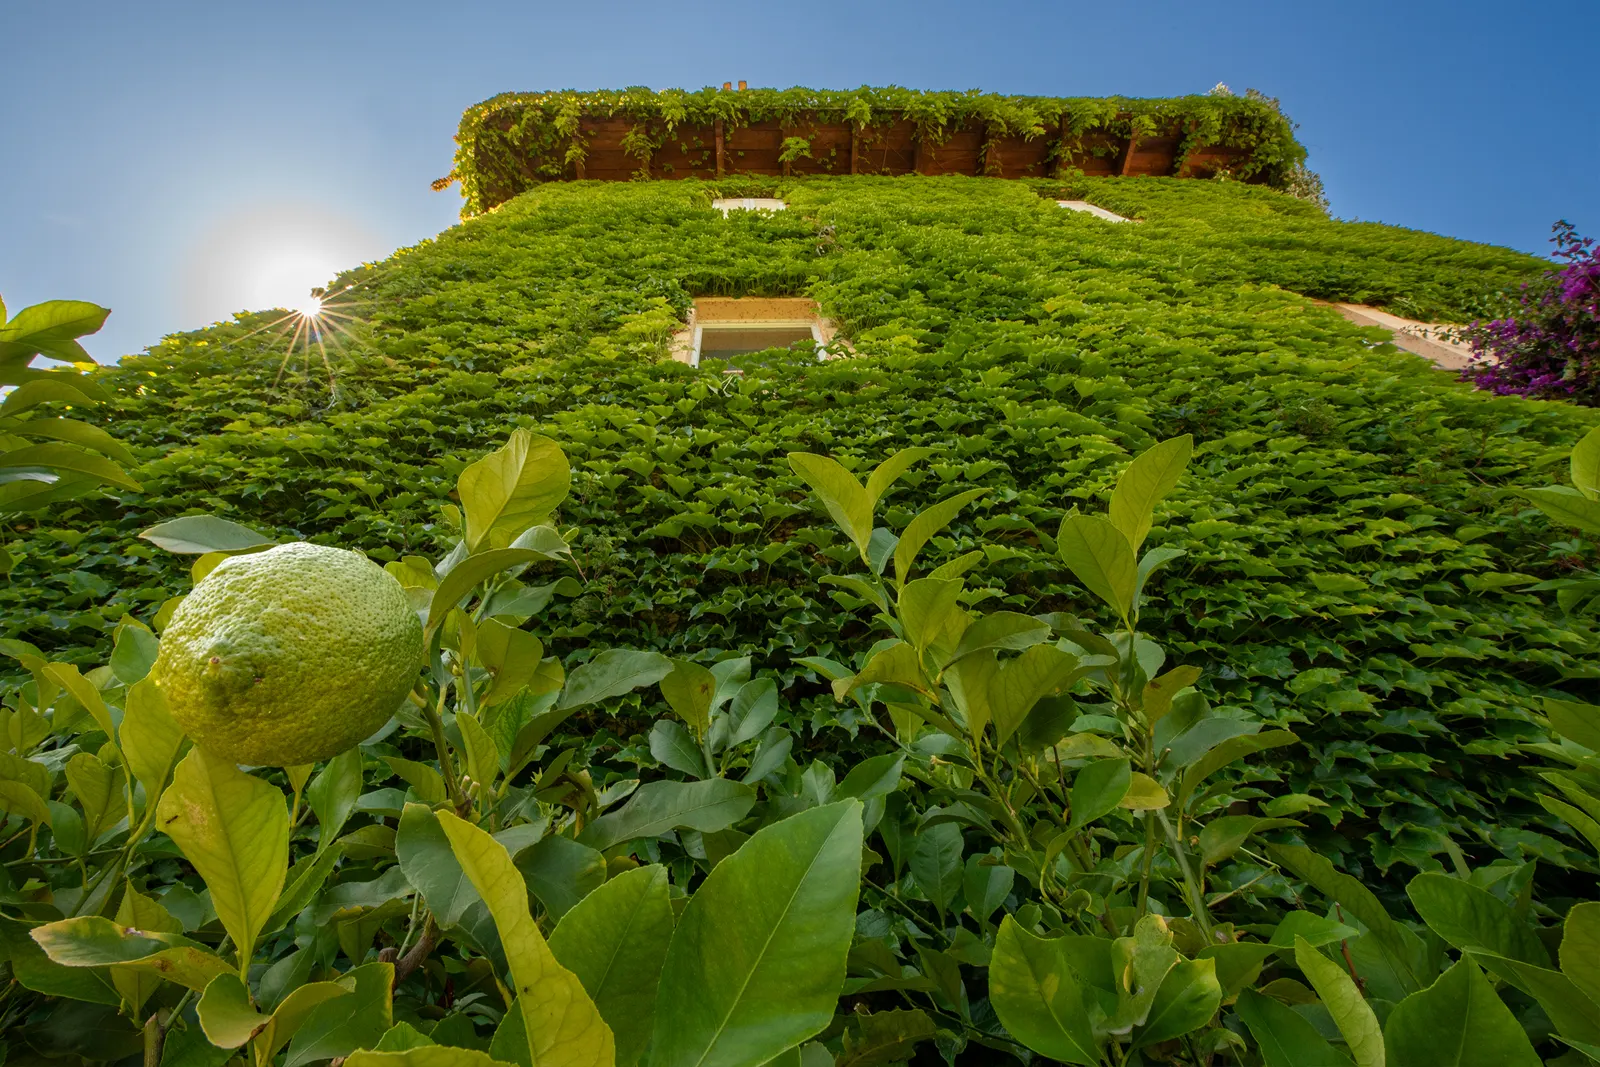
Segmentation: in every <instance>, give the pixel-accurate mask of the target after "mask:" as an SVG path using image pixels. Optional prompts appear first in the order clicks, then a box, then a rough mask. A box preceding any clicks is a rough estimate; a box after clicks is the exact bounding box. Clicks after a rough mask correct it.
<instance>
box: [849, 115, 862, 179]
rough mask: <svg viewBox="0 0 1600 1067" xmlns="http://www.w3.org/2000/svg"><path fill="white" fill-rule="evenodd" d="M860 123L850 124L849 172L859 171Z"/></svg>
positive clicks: (855, 172)
mask: <svg viewBox="0 0 1600 1067" xmlns="http://www.w3.org/2000/svg"><path fill="white" fill-rule="evenodd" d="M860 159H861V123H859V122H852V123H851V124H850V173H851V174H860V173H861V163H860Z"/></svg>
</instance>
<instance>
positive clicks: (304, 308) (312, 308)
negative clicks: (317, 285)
mask: <svg viewBox="0 0 1600 1067" xmlns="http://www.w3.org/2000/svg"><path fill="white" fill-rule="evenodd" d="M294 310H295V311H298V312H299V313H300V317H301V318H302V319H314V318H316V317H318V316H319V315H321V314H322V297H321V296H320V295H319V294H317V293H312V294H311V295H310V296H308V297H306V298H305V299H304V300H301V301H300V303H299V305H298V306H297V307H295V308H294Z"/></svg>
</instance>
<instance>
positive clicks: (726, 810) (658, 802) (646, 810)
mask: <svg viewBox="0 0 1600 1067" xmlns="http://www.w3.org/2000/svg"><path fill="white" fill-rule="evenodd" d="M755 802H756V791H755V790H754V789H752V788H751V787H750V786H748V785H745V784H744V783H742V782H730V781H728V780H727V779H724V778H708V779H706V780H705V781H703V782H647V783H645V784H644V785H642V786H640V787H639V789H638V791H637V792H635V793H634V794H633V796H631V797H629V798H628V802H627V803H626V804H624V805H623V806H622V807H621V808H619V809H618V810H616V811H613V812H608V813H606V814H605V815H602V816H600V818H598V819H596V820H595V821H594V822H592V823H590V824H589V825H588V826H586V827H584V830H583V833H581V834H579V835H578V840H579V841H581V842H582V843H583V844H586V845H588V846H589V847H590V848H595V849H599V850H600V851H602V852H603V851H605V850H606V849H608V848H610V847H612V846H613V845H618V844H621V843H622V842H624V841H632V840H633V839H635V838H639V837H660V836H661V835H662V834H664V833H666V832H667V831H669V830H676V829H680V828H684V827H687V828H688V829H690V830H699V831H701V832H702V833H712V832H713V831H716V830H726V829H727V828H728V827H730V826H732V825H733V824H734V823H736V822H738V821H739V820H740V819H742V818H744V817H745V816H746V815H748V814H749V813H750V809H751V808H752V807H753V806H755Z"/></svg>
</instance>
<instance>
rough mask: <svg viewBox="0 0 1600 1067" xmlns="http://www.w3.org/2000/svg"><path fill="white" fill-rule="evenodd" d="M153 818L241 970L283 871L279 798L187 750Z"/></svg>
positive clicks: (284, 819)
mask: <svg viewBox="0 0 1600 1067" xmlns="http://www.w3.org/2000/svg"><path fill="white" fill-rule="evenodd" d="M156 820H157V823H158V825H159V826H160V829H161V830H162V831H163V832H164V833H166V835H167V836H168V837H170V838H172V840H173V841H175V842H177V845H178V848H179V849H181V850H182V851H183V855H184V858H186V859H187V860H188V861H189V862H190V863H191V864H193V865H194V868H195V870H197V871H199V872H200V877H201V879H203V880H204V881H205V883H206V888H208V889H210V890H211V903H212V906H213V907H215V908H216V909H217V917H218V918H219V919H221V920H222V926H223V929H225V930H227V932H228V936H229V937H231V938H233V943H234V945H235V946H236V948H237V950H238V953H239V959H240V960H241V961H243V963H244V964H246V965H248V962H249V960H250V955H251V952H252V951H253V950H254V948H255V942H256V935H257V934H258V933H259V932H260V931H261V928H262V926H263V925H265V923H266V921H267V918H268V917H269V916H270V915H271V914H272V907H273V905H274V904H275V903H276V902H277V899H278V894H279V893H280V892H282V890H283V881H284V878H285V876H286V875H287V873H288V869H289V810H288V806H287V805H286V804H285V802H284V796H283V793H282V792H280V791H279V790H278V789H276V788H274V787H273V786H272V785H270V784H268V783H266V782H264V781H262V780H261V779H259V778H255V777H252V776H251V775H248V774H245V773H244V772H243V771H241V770H239V768H238V767H236V766H234V765H233V764H231V763H229V762H227V761H226V760H222V759H218V758H216V757H213V756H208V755H207V754H206V752H205V750H204V749H200V748H192V749H190V750H189V754H188V755H187V756H185V757H184V758H183V761H182V762H181V763H179V764H178V769H177V771H176V772H174V774H173V776H172V785H171V786H170V787H168V789H167V791H166V792H165V793H164V794H162V797H161V803H160V804H159V805H158V807H157V809H156Z"/></svg>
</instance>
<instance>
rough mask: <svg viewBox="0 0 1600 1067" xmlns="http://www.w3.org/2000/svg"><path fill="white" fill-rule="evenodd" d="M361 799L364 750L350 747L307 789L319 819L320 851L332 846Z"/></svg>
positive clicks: (327, 766)
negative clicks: (362, 755) (362, 751)
mask: <svg viewBox="0 0 1600 1067" xmlns="http://www.w3.org/2000/svg"><path fill="white" fill-rule="evenodd" d="M360 799H361V749H359V748H348V749H345V750H344V751H343V752H341V753H339V754H338V755H337V756H335V757H333V758H332V759H331V760H329V761H328V762H327V764H325V765H324V766H323V768H322V770H321V771H320V772H319V773H318V774H317V776H316V777H315V778H313V779H311V785H310V787H308V788H307V789H306V803H307V804H309V805H311V810H312V812H313V813H314V814H315V815H316V816H317V851H318V852H321V851H322V850H323V849H325V848H327V847H328V846H329V845H331V844H333V841H334V838H336V837H338V836H339V831H340V830H342V829H343V828H344V824H345V822H346V821H347V820H348V819H349V818H350V815H351V813H353V812H354V811H355V810H356V801H358V800H360Z"/></svg>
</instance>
